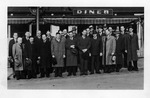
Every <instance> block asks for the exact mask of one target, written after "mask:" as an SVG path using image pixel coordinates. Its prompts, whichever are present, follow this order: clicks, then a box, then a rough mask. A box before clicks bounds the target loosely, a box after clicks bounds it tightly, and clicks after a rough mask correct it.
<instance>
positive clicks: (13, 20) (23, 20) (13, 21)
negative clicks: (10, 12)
mask: <svg viewBox="0 0 150 98" xmlns="http://www.w3.org/2000/svg"><path fill="white" fill-rule="evenodd" d="M34 20H35V18H8V24H28V23H30V22H32V21H34Z"/></svg>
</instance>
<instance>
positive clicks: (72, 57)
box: [66, 32, 78, 76]
mask: <svg viewBox="0 0 150 98" xmlns="http://www.w3.org/2000/svg"><path fill="white" fill-rule="evenodd" d="M68 33H69V37H68V38H67V39H66V66H67V69H68V76H71V75H74V76H76V68H77V55H78V51H77V40H76V39H75V38H74V37H73V33H72V32H68Z"/></svg>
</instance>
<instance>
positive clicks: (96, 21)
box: [8, 18, 138, 25]
mask: <svg viewBox="0 0 150 98" xmlns="http://www.w3.org/2000/svg"><path fill="white" fill-rule="evenodd" d="M137 19H138V18H43V19H40V21H43V22H45V23H50V24H58V25H59V24H72V25H74V24H119V23H130V22H132V21H134V20H137ZM32 22H35V18H8V24H28V23H32Z"/></svg>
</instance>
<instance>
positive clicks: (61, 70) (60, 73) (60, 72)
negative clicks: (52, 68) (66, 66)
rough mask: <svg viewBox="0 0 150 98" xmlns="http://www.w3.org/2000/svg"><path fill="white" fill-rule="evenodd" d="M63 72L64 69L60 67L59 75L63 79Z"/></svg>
mask: <svg viewBox="0 0 150 98" xmlns="http://www.w3.org/2000/svg"><path fill="white" fill-rule="evenodd" d="M62 72H63V68H62V67H59V68H58V75H59V76H60V77H62Z"/></svg>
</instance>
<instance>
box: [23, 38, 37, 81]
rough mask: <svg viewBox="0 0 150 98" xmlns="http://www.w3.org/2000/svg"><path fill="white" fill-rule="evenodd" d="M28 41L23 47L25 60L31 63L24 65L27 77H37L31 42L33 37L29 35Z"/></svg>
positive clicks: (33, 48) (33, 47)
mask: <svg viewBox="0 0 150 98" xmlns="http://www.w3.org/2000/svg"><path fill="white" fill-rule="evenodd" d="M29 41H30V42H29V44H25V49H24V52H25V60H28V61H31V64H30V65H27V66H26V67H27V68H26V69H27V76H28V79H30V78H36V77H37V76H36V70H35V63H36V60H35V46H34V43H33V41H34V38H33V37H30V39H29Z"/></svg>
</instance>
